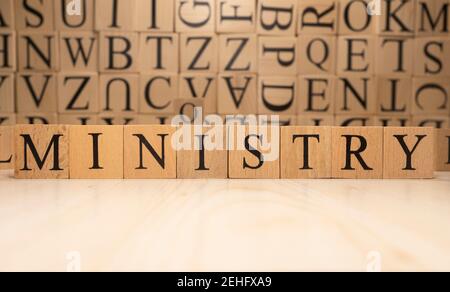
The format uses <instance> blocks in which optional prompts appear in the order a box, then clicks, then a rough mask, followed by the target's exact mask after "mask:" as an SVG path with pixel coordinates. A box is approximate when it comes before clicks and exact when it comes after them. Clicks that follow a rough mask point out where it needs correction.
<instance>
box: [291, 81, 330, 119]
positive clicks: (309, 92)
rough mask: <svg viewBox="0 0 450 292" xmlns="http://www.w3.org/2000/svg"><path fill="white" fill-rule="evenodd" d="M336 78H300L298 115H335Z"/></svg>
mask: <svg viewBox="0 0 450 292" xmlns="http://www.w3.org/2000/svg"><path fill="white" fill-rule="evenodd" d="M335 91H336V78H335V77H334V76H332V75H303V76H299V78H298V98H297V99H298V113H299V114H300V115H303V114H330V115H332V114H334V102H335Z"/></svg>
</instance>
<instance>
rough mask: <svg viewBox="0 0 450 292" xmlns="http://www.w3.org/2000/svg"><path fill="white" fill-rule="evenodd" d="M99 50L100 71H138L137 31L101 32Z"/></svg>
mask: <svg viewBox="0 0 450 292" xmlns="http://www.w3.org/2000/svg"><path fill="white" fill-rule="evenodd" d="M127 1H129V0H127ZM99 52H100V60H99V66H100V72H103V73H112V72H120V73H125V72H128V73H134V72H138V71H139V62H138V60H137V59H138V56H139V36H138V33H133V32H130V33H123V32H101V33H100V51H99Z"/></svg>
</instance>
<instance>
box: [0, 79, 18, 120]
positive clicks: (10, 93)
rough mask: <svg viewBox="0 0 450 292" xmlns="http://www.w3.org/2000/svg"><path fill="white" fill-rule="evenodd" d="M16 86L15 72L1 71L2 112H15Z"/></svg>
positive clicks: (0, 101) (0, 93)
mask: <svg viewBox="0 0 450 292" xmlns="http://www.w3.org/2000/svg"><path fill="white" fill-rule="evenodd" d="M15 88H16V87H15V83H14V74H8V73H6V74H5V73H0V112H2V113H14V111H15V96H16V95H15Z"/></svg>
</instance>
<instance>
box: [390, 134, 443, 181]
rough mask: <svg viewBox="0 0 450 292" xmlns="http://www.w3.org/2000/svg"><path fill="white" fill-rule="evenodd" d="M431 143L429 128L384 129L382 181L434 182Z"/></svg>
mask: <svg viewBox="0 0 450 292" xmlns="http://www.w3.org/2000/svg"><path fill="white" fill-rule="evenodd" d="M434 143H435V132H434V129H432V128H395V127H392V128H385V129H384V171H383V173H384V175H383V176H384V178H385V179H402V178H406V179H412V178H414V179H427V178H433V176H434V155H433V152H434V150H435V148H434Z"/></svg>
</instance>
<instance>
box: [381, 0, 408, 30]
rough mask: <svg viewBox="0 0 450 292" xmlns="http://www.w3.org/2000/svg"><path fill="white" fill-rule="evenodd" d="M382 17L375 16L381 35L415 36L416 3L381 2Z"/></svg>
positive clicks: (403, 1) (402, 1)
mask: <svg viewBox="0 0 450 292" xmlns="http://www.w3.org/2000/svg"><path fill="white" fill-rule="evenodd" d="M380 8H381V10H380V11H381V15H376V16H374V21H375V22H376V24H375V26H376V29H375V30H376V33H377V34H380V35H385V36H386V35H394V36H399V35H403V36H414V31H415V11H416V1H414V0H381V1H380Z"/></svg>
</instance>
